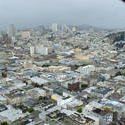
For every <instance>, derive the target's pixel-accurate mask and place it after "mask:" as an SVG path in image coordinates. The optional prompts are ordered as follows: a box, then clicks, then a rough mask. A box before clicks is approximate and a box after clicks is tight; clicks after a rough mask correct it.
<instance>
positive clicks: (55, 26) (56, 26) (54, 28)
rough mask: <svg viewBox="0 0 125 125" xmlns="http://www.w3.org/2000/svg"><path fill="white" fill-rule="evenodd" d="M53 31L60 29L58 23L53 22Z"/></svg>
mask: <svg viewBox="0 0 125 125" xmlns="http://www.w3.org/2000/svg"><path fill="white" fill-rule="evenodd" d="M51 28H52V31H53V32H57V31H58V24H52V27H51Z"/></svg>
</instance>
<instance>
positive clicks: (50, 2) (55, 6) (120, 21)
mask: <svg viewBox="0 0 125 125" xmlns="http://www.w3.org/2000/svg"><path fill="white" fill-rule="evenodd" d="M51 23H59V24H62V23H66V24H90V25H95V26H98V27H109V28H123V27H125V4H123V3H122V2H121V1H120V0H0V27H1V26H3V27H5V26H7V25H8V24H15V25H16V26H17V27H21V26H33V25H34V26H36V25H39V24H51Z"/></svg>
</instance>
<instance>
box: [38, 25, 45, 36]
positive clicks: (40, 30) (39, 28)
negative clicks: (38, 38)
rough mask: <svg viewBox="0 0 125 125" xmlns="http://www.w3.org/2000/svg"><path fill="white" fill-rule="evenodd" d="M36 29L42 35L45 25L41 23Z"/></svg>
mask: <svg viewBox="0 0 125 125" xmlns="http://www.w3.org/2000/svg"><path fill="white" fill-rule="evenodd" d="M38 31H39V33H40V34H41V35H42V34H44V33H45V27H44V26H43V25H40V26H39V27H38Z"/></svg>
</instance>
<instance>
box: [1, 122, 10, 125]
mask: <svg viewBox="0 0 125 125" xmlns="http://www.w3.org/2000/svg"><path fill="white" fill-rule="evenodd" d="M0 125H9V124H8V123H7V122H2V123H1V124H0Z"/></svg>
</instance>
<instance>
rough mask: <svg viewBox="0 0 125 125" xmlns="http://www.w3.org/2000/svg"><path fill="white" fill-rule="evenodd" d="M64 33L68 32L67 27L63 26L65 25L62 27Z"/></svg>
mask: <svg viewBox="0 0 125 125" xmlns="http://www.w3.org/2000/svg"><path fill="white" fill-rule="evenodd" d="M62 31H63V32H68V27H67V25H66V24H63V25H62Z"/></svg>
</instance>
